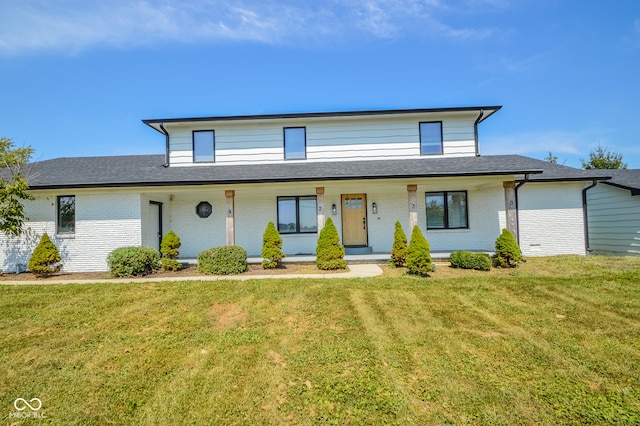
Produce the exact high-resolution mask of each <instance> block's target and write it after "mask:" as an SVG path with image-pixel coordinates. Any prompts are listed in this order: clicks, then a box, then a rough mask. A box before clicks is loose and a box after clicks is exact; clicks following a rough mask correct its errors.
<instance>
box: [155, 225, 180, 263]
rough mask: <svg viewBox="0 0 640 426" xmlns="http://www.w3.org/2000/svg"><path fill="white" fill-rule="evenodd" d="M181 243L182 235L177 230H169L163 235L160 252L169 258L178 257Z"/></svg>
mask: <svg viewBox="0 0 640 426" xmlns="http://www.w3.org/2000/svg"><path fill="white" fill-rule="evenodd" d="M181 245H182V243H181V242H180V237H178V236H177V235H176V233H175V232H173V231H169V232H167V234H166V235H165V236H164V237H162V242H161V243H160V253H162V256H163V257H167V258H169V259H177V258H178V256H179V255H180V246H181Z"/></svg>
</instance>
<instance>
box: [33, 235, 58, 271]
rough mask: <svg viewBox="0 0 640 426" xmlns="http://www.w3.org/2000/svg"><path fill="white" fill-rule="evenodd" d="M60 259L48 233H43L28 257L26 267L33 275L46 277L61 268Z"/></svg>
mask: <svg viewBox="0 0 640 426" xmlns="http://www.w3.org/2000/svg"><path fill="white" fill-rule="evenodd" d="M61 260H62V257H60V252H59V251H58V247H56V245H55V244H54V243H52V242H51V240H50V239H49V235H47V234H46V233H44V234H42V237H40V242H39V243H38V246H37V247H36V248H35V250H33V253H32V254H31V257H30V258H29V264H28V268H29V271H31V272H33V273H34V274H35V275H37V276H39V277H46V276H48V275H51V274H54V273H56V272H58V271H60V270H61V269H62V263H60V261H61Z"/></svg>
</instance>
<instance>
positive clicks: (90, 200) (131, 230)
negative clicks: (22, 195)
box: [0, 191, 142, 272]
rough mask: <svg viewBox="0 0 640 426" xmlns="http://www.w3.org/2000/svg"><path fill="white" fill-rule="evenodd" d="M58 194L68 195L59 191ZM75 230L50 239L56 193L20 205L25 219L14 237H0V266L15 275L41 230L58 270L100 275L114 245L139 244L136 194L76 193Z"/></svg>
mask: <svg viewBox="0 0 640 426" xmlns="http://www.w3.org/2000/svg"><path fill="white" fill-rule="evenodd" d="M60 195H74V194H73V191H64V194H60ZM75 196H76V232H75V234H73V235H56V195H50V196H42V197H38V199H36V200H35V201H32V202H26V203H25V210H26V213H27V217H29V218H30V221H29V222H28V223H27V226H26V230H25V233H24V235H23V236H22V237H20V238H19V239H16V238H7V237H5V236H4V235H3V236H1V237H0V246H2V248H3V250H2V253H1V254H0V268H2V269H3V270H5V271H15V268H16V265H17V264H23V265H26V264H27V263H28V260H29V257H30V256H31V253H32V252H33V249H34V248H35V247H36V245H37V244H38V241H39V239H40V236H41V235H42V233H44V232H47V233H48V234H49V237H50V238H51V240H52V241H53V242H54V243H55V244H56V246H57V247H58V250H59V251H60V255H61V256H62V262H63V264H64V268H63V271H69V272H81V271H106V270H108V266H107V256H108V255H109V253H110V252H111V251H112V250H113V249H115V248H118V247H123V246H139V245H140V244H141V242H142V241H141V225H140V196H139V195H138V194H134V193H130V194H122V193H120V194H119V193H100V194H83V193H76V194H75Z"/></svg>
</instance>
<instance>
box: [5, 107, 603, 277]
mask: <svg viewBox="0 0 640 426" xmlns="http://www.w3.org/2000/svg"><path fill="white" fill-rule="evenodd" d="M499 109H500V107H499V106H485V107H464V108H433V109H410V110H386V111H350V112H328V113H300V114H273V115H251V116H227V117H225V116H223V117H202V118H185V119H154V120H144V123H145V124H147V125H149V126H150V127H152V128H153V129H155V130H157V131H158V132H160V133H161V134H163V135H164V136H165V154H164V155H142V156H124V157H92V158H59V159H53V160H47V161H41V162H37V163H33V164H32V165H30V168H29V169H30V170H29V172H30V175H29V182H30V186H31V189H32V191H33V195H34V196H36V198H37V199H36V200H35V201H33V202H28V203H27V204H26V209H27V216H28V217H29V222H28V223H27V232H26V233H25V235H24V236H23V237H21V238H20V239H15V238H6V237H4V236H3V237H1V239H0V247H2V252H1V253H0V268H1V269H3V270H5V271H11V270H14V269H15V268H16V265H19V264H26V263H27V260H28V257H29V255H30V253H31V251H32V250H33V248H34V247H35V245H36V244H37V241H38V238H39V236H40V235H41V234H42V233H43V232H47V233H49V235H50V236H51V237H52V240H53V241H54V242H55V243H56V244H57V245H58V247H59V249H60V251H61V254H62V256H63V259H64V265H65V266H64V268H65V270H67V271H91V270H106V269H107V263H106V257H107V255H108V254H109V252H111V251H112V250H113V249H115V248H117V247H122V246H131V245H148V246H151V247H155V248H158V247H159V242H160V238H161V236H162V235H163V234H164V233H166V232H167V231H168V230H170V229H172V230H174V231H175V232H176V233H177V234H178V236H179V237H180V239H181V241H182V247H181V249H180V252H181V257H182V258H186V259H195V258H196V257H197V255H198V253H199V252H200V251H202V250H204V249H207V248H210V247H215V246H220V245H225V244H238V245H241V246H243V247H244V248H246V250H247V252H248V253H249V255H250V256H259V255H260V252H261V247H262V233H263V232H264V229H265V228H266V225H267V223H268V222H269V221H273V222H274V223H276V224H277V227H278V229H279V231H280V233H281V235H282V237H283V240H284V244H283V250H284V251H285V253H286V254H287V255H289V256H292V255H297V254H311V255H313V254H314V252H315V246H316V241H317V236H318V232H319V230H320V229H321V228H322V227H323V226H324V223H325V221H326V219H327V218H328V217H331V218H332V220H333V222H334V223H335V225H336V227H337V228H338V231H339V233H340V236H341V241H342V243H343V244H344V245H345V246H346V247H347V249H348V252H354V253H367V252H374V253H388V252H389V251H390V249H391V246H392V243H393V231H394V223H395V221H396V220H399V221H400V222H401V223H402V225H403V227H404V229H405V232H406V233H407V235H410V233H411V229H412V228H413V226H414V225H418V226H419V227H420V228H421V229H422V231H423V232H424V233H425V235H426V237H427V239H428V240H429V242H430V244H431V249H432V251H433V252H435V253H437V252H441V253H447V252H451V251H454V250H459V249H468V250H476V251H486V252H492V251H493V250H494V244H495V240H496V238H497V237H498V235H499V234H500V230H501V229H502V228H505V227H507V228H509V229H511V230H512V231H513V232H514V233H515V234H516V235H519V238H520V244H521V247H522V250H523V253H524V254H525V255H526V256H535V255H541V256H542V255H556V254H585V253H586V248H585V228H584V224H585V222H584V219H583V218H584V210H583V203H582V191H583V190H584V189H585V188H586V187H587V185H590V184H591V183H592V181H593V179H596V178H594V174H593V173H589V172H588V171H584V170H577V169H573V168H570V167H563V166H557V165H552V164H549V163H546V162H543V161H540V160H535V159H531V158H527V157H522V156H517V155H498V156H480V150H479V143H478V125H479V124H480V123H482V122H483V121H484V120H486V119H487V118H489V117H490V116H491V115H493V114H494V113H495V112H497V111H498V110H499Z"/></svg>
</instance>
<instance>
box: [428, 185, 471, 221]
mask: <svg viewBox="0 0 640 426" xmlns="http://www.w3.org/2000/svg"><path fill="white" fill-rule="evenodd" d="M426 204H427V229H463V228H468V227H469V224H468V214H467V191H443V192H427V193H426Z"/></svg>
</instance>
